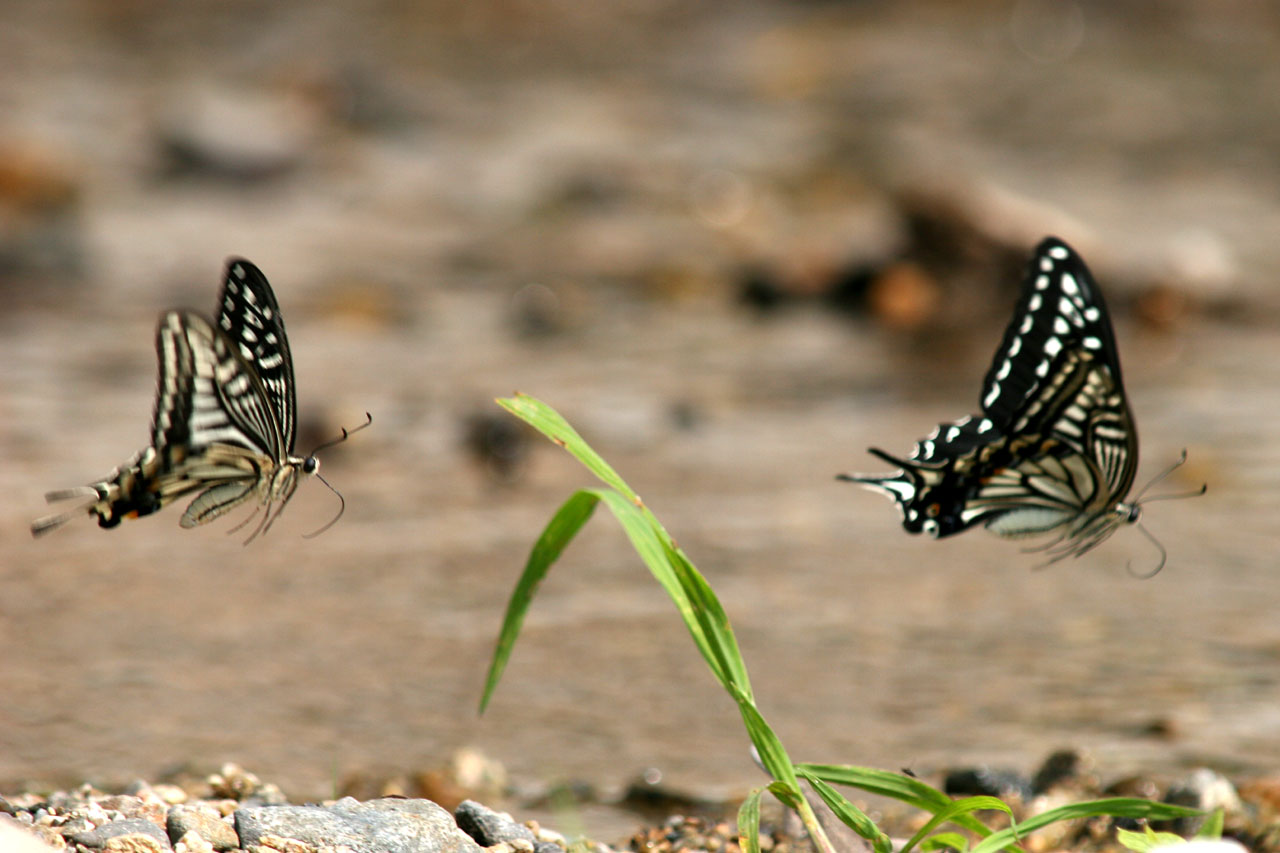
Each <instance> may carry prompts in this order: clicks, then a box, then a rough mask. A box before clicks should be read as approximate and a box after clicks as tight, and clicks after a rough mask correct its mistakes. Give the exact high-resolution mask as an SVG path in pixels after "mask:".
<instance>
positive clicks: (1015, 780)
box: [942, 767, 1033, 803]
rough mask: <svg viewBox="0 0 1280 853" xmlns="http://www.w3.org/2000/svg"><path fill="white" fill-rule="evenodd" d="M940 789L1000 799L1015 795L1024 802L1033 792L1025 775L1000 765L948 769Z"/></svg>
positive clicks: (952, 792) (958, 794) (953, 794)
mask: <svg viewBox="0 0 1280 853" xmlns="http://www.w3.org/2000/svg"><path fill="white" fill-rule="evenodd" d="M942 790H943V791H945V792H946V793H947V794H950V795H951V796H962V797H973V796H987V797H999V798H1000V799H1002V800H1007V799H1009V798H1010V797H1017V798H1018V799H1020V800H1021V801H1022V802H1024V803H1025V802H1028V801H1030V799H1031V796H1032V793H1033V792H1032V790H1031V783H1030V781H1028V780H1027V777H1026V776H1023V775H1022V774H1021V773H1019V772H1018V771H1016V770H1009V769H1007V768H1001V767H965V768H961V769H958V770H950V771H948V772H947V775H946V778H945V779H944V780H943V783H942Z"/></svg>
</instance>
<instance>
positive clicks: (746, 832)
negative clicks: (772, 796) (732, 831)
mask: <svg viewBox="0 0 1280 853" xmlns="http://www.w3.org/2000/svg"><path fill="white" fill-rule="evenodd" d="M763 793H764V789H763V788H752V789H751V792H750V793H749V794H747V798H746V799H745V800H743V801H742V806H741V807H740V808H739V809H738V846H739V847H741V848H742V853H760V795H761V794H763Z"/></svg>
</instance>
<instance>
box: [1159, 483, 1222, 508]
mask: <svg viewBox="0 0 1280 853" xmlns="http://www.w3.org/2000/svg"><path fill="white" fill-rule="evenodd" d="M1207 491H1209V484H1208V483H1205V484H1203V485H1201V486H1200V488H1198V489H1191V490H1190V491H1187V492H1174V493H1173V494H1170V495H1152V496H1151V497H1149V498H1147V499H1146V500H1144V501H1143V503H1144V504H1149V503H1151V502H1152V501H1180V500H1182V499H1183V498H1198V497H1200V496H1201V495H1203V494H1204V493H1205V492H1207Z"/></svg>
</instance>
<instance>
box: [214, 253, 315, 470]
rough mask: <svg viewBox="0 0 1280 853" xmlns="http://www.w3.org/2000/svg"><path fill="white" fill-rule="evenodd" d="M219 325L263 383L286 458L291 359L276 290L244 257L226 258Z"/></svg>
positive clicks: (291, 417) (293, 427) (290, 433)
mask: <svg viewBox="0 0 1280 853" xmlns="http://www.w3.org/2000/svg"><path fill="white" fill-rule="evenodd" d="M217 326H218V329H219V330H220V331H221V332H222V333H223V334H224V335H225V336H226V337H227V339H228V340H229V341H230V342H231V343H233V344H234V345H235V347H236V350H237V354H238V356H239V357H240V358H241V359H242V360H243V361H244V363H245V364H247V365H249V366H250V367H251V368H252V369H253V371H254V372H255V373H256V375H257V377H258V379H259V380H260V382H261V386H262V388H263V390H264V391H265V393H266V396H267V399H268V400H269V401H270V405H271V409H272V413H273V416H274V417H273V420H274V423H275V425H276V427H277V432H278V435H279V441H280V445H279V447H280V448H281V449H280V451H279V452H278V455H277V459H282V458H284V456H286V455H288V454H290V453H292V452H293V444H294V438H295V435H296V431H297V415H296V412H297V392H296V390H295V386H294V381H293V358H292V356H291V355H290V353H289V338H288V336H287V335H286V334H285V330H284V318H283V317H282V316H281V314H280V306H279V305H277V304H276V296H275V293H273V292H272V290H271V285H270V284H268V283H267V278H266V276H264V275H263V274H262V271H261V270H259V269H258V268H257V267H256V266H254V265H253V264H251V263H249V262H248V261H246V260H244V259H243V258H231V259H229V260H228V261H227V267H226V274H225V275H224V276H223V284H222V293H221V294H220V296H219V301H218V318H217ZM273 452H275V451H273Z"/></svg>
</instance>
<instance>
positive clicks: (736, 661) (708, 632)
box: [662, 531, 755, 704]
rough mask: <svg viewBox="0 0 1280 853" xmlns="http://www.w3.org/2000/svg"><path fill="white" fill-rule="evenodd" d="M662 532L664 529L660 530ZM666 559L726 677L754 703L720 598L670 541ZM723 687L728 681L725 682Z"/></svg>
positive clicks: (736, 642)
mask: <svg viewBox="0 0 1280 853" xmlns="http://www.w3.org/2000/svg"><path fill="white" fill-rule="evenodd" d="M662 533H663V535H665V533H666V531H662ZM664 545H665V549H666V556H667V562H668V564H669V565H670V566H671V569H672V572H673V574H674V575H675V578H676V581H677V582H678V583H679V584H680V588H681V589H682V590H683V591H684V594H685V597H686V598H687V599H688V600H689V603H690V604H691V605H692V607H693V612H694V615H695V616H696V617H697V619H698V623H699V624H700V625H701V626H702V631H703V634H704V635H705V636H706V638H707V640H708V642H709V644H710V646H711V649H712V651H713V653H714V654H715V656H716V660H717V662H718V664H719V665H720V667H721V669H722V671H723V672H725V673H727V675H728V680H729V681H730V682H731V683H732V684H733V686H734V687H735V688H737V689H738V690H740V691H741V692H742V694H743V695H744V696H745V697H746V700H747V701H748V702H751V703H752V704H754V703H755V697H754V696H753V695H752V693H751V679H750V678H749V677H748V676H747V665H746V663H745V662H744V661H743V659H742V652H741V650H740V649H739V648H738V640H737V638H736V637H734V634H733V626H732V625H730V624H729V616H728V614H726V613H725V612H724V607H722V606H721V605H720V599H719V598H717V597H716V594H715V592H714V591H713V590H712V589H711V584H709V583H707V579H706V578H704V577H703V576H702V573H701V572H699V571H698V570H697V568H696V567H695V566H694V565H693V563H691V562H689V558H688V557H686V556H685V555H684V553H683V552H682V551H680V550H679V549H678V548H676V547H675V546H674V545H673V544H671V543H670V542H665V543H664ZM724 686H725V689H729V685H728V684H725V685H724ZM734 698H735V699H736V698H737V697H736V696H735V697H734Z"/></svg>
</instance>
